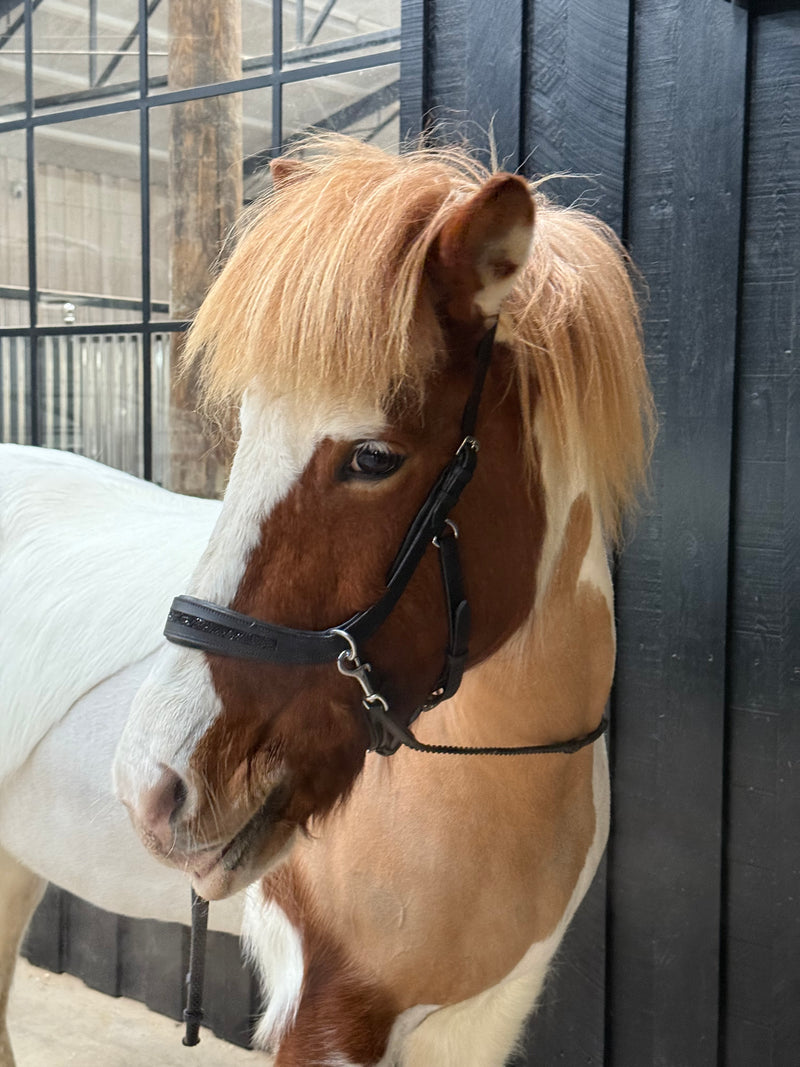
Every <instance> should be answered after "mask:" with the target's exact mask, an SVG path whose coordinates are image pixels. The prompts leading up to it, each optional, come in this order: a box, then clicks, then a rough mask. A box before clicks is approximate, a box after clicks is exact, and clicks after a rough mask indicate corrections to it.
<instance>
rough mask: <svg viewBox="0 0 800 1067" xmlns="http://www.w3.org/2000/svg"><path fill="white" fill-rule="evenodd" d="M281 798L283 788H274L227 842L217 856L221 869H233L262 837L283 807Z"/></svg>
mask: <svg viewBox="0 0 800 1067" xmlns="http://www.w3.org/2000/svg"><path fill="white" fill-rule="evenodd" d="M283 799H284V798H283V790H281V789H280V788H277V789H274V790H273V791H272V792H271V793H270V794H269V796H268V797H267V799H266V800H265V801H264V803H263V804H262V805H261V807H260V808H259V809H258V811H257V812H256V813H255V815H253V816H251V818H250V819H249V820H248V821H247V822H246V823H245V825H244V826H243V827H242V829H241V830H240V831H239V833H238V834H236V836H235V837H234V838H232V840H231V841H229V842H228V844H227V845H226V846H225V848H224V849H223V850H222V852H221V853H220V856H219V862H220V863H221V864H222V867H223V870H226V871H235V870H236V868H237V867H239V866H240V865H241V863H242V861H243V860H244V859H245V858H246V857H247V856H248V854H249V853H250V852H251V851H252V849H253V847H254V845H255V844H256V843H257V842H258V841H260V840H261V839H262V838H263V836H264V831H265V830H266V829H268V828H270V827H271V826H272V825H273V824H274V823H275V821H276V818H277V816H278V814H279V812H280V809H281V808H282V807H283Z"/></svg>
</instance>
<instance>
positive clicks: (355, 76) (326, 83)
mask: <svg viewBox="0 0 800 1067" xmlns="http://www.w3.org/2000/svg"><path fill="white" fill-rule="evenodd" d="M399 114H400V66H399V64H397V63H390V64H387V66H385V67H372V68H370V69H368V70H356V71H352V72H351V73H348V74H336V75H333V76H331V77H327V78H314V79H312V80H310V81H304V82H294V83H290V84H288V85H286V86H285V87H284V90H283V134H284V139H285V140H287V141H289V140H291V139H292V138H294V137H298V136H302V135H303V134H304V133H308V132H309V131H311V130H313V129H324V130H334V131H337V132H341V133H349V134H351V135H352V136H354V137H360V138H361V139H362V140H368V141H373V142H374V143H376V144H379V145H381V146H382V147H385V148H388V149H389V150H390V151H397V147H398V140H399Z"/></svg>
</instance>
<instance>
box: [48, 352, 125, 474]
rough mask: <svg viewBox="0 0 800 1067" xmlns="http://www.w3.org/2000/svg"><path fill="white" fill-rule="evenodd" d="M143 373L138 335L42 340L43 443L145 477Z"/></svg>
mask: <svg viewBox="0 0 800 1067" xmlns="http://www.w3.org/2000/svg"><path fill="white" fill-rule="evenodd" d="M142 368H143V360H142V338H141V336H140V335H138V334H116V335H103V334H102V333H87V334H81V335H76V336H68V337H43V338H41V339H40V342H39V432H40V436H41V443H42V444H43V445H45V446H46V447H48V448H63V449H68V450H69V451H70V452H77V453H79V454H80V455H83V456H89V457H90V458H91V459H96V460H99V461H100V462H101V463H106V464H108V465H109V466H111V467H117V468H118V469H119V470H124V471H128V472H129V473H130V474H136V475H141V474H142V473H143V468H144V463H143V447H142V441H143V424H144V416H143V412H142Z"/></svg>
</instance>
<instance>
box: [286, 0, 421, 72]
mask: <svg viewBox="0 0 800 1067" xmlns="http://www.w3.org/2000/svg"><path fill="white" fill-rule="evenodd" d="M399 46H400V0H310V2H309V0H283V63H284V66H291V65H296V64H298V63H301V64H306V63H329V62H331V61H332V60H336V59H343V58H345V57H346V56H357V55H363V54H365V53H367V52H382V51H385V50H386V49H388V48H398V47H399Z"/></svg>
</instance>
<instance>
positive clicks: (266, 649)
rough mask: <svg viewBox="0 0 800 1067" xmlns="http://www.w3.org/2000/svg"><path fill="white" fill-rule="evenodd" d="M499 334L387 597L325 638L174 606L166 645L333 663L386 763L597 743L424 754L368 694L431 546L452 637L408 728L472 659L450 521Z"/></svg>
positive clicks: (428, 748) (373, 693)
mask: <svg viewBox="0 0 800 1067" xmlns="http://www.w3.org/2000/svg"><path fill="white" fill-rule="evenodd" d="M495 330H496V326H492V328H491V329H490V330H489V331H488V332H487V333H486V334H485V335H484V336H483V338H482V339H481V341H480V343H479V345H478V349H477V369H476V372H475V379H474V381H473V386H472V390H471V392H470V395H469V397H468V398H467V402H466V404H465V406H464V411H463V413H462V417H461V438H462V440H461V444H460V445H459V446H458V448H457V449H456V452H455V454H454V455H453V457H452V459H451V460H450V461H449V463H447V465H446V466H445V467H444V468H443V470H442V471H441V472H440V474H439V476H438V478H437V479H436V482H435V483H434V485H433V487H432V489H431V490H430V492H429V493H428V495H427V497H426V498H425V500H424V502H423V504H422V506H421V508H420V509H419V511H418V512H417V515H416V517H415V518H414V520H413V522H412V523H411V526H410V528H409V530H408V532H407V533H406V536H405V538H404V539H403V543H402V545H401V546H400V550H399V552H398V553H397V555H396V557H395V559H394V562H393V563H392V565H391V567H390V568H389V573H388V575H387V577H386V589H385V591H384V593H383V595H382V596H381V597H380V599H379V600H377V601H376V602H375V603H374V604H372V605H371V606H370V607H368V608H366V609H365V610H364V611H360V612H358V613H357V614H356V615H353V616H352V617H351V618H350V619H348V620H347V621H346V622H343V623H341V624H340V625H339V626H332V627H329V628H328V629H327V630H296V629H293V628H291V627H288V626H280V625H278V624H276V623H271V622H264V621H262V620H260V619H254V618H253V617H252V616H250V615H243V614H242V613H241V612H238V611H232V610H231V609H230V608H225V607H222V606H220V605H218V604H211V603H209V602H208V601H205V600H198V599H197V598H196V597H192V596H178V597H176V598H175V599H174V600H173V602H172V607H171V610H170V613H169V616H168V618H167V623H166V626H165V628H164V635H165V636H166V638H167V639H168V640H169V641H172V642H173V643H174V644H177V645H184V646H186V647H187V648H194V649H198V650H199V651H202V652H209V653H212V654H214V655H218V656H230V657H233V658H236V659H244V660H255V661H257V662H260V663H278V664H295V665H298V664H323V663H333V662H334V661H336V663H337V665H338V668H339V670H340V671H341V673H342V674H344V675H348V676H351V677H353V678H354V679H355V680H356V681H357V682H358V683H359V685H360V686H361V688H362V691H363V700H362V705H363V707H364V710H365V712H366V718H367V725H368V727H369V738H370V743H369V749H370V751H373V752H377V753H378V754H380V755H382V756H390V755H392V754H393V753H394V752H396V751H397V749H398V748H399V747H400V746H401V745H406V746H407V747H408V748H412V749H415V750H416V751H418V752H434V753H458V754H462V755H534V754H538V755H544V754H548V753H572V752H577V751H578V750H579V749H581V748H584V747H585V746H586V745H590V744H592V742H593V741H596V740H597V739H598V738H599V737H600V736H601V735H602V734H603V732H604V731H605V729H606V726H607V721H606V718H605V716H604V717H603V719H602V720H601V722H600V725H599V726H598V727H596V728H595V729H594V730H592V731H591V732H590V733H588V734H583V735H581V736H580V737H574V738H571V739H570V740H568V741H563V742H556V743H555V744H549V745H522V746H516V747H510V748H469V747H461V746H457V745H428V744H423V743H422V742H421V741H418V740H417V739H416V737H414V735H413V734H412V733H411V731H410V730H409V729H408V728H407V727H405V726H403V725H401V724H400V723H398V722H396V721H395V719H394V718H392V716H391V714H390V711H389V704H388V701H387V700H386V698H385V697H383V696H382V695H381V694H380V692H378V691H377V690H376V689H375V688H374V686H373V684H372V681H371V678H370V673H371V671H372V667H371V665H370V664H369V663H362V662H361V660H360V658H359V651H358V650H359V647H360V646H361V645H362V643H363V642H364V641H366V640H367V639H368V638H370V637H371V636H372V635H373V634H374V633H375V632H376V631H377V630H378V629H379V628H380V627H381V626H382V625H383V623H384V622H385V621H386V619H387V618H388V617H389V615H390V614H391V612H392V610H393V609H394V608H395V606H396V605H397V602H398V601H399V599H400V597H401V596H402V594H403V592H404V590H405V588H406V586H407V585H408V583H409V581H410V579H411V576H412V575H413V574H414V572H415V570H416V569H417V567H418V566H419V563H420V561H421V560H422V557H423V556H424V554H425V552H426V551H427V550H428V547H429V545H431V544H433V545H435V546H436V548H437V549H438V552H439V561H440V566H441V574H442V585H443V588H444V597H445V603H446V605H447V617H448V630H449V636H448V644H447V648H446V649H445V654H444V665H443V668H442V671H441V673H440V675H439V678H438V680H437V681H436V684H435V685H434V687H433V689H432V691H431V693H430V695H429V697H428V699H427V700H426V701H425V702H424V703H423V704H422V705H421V706H420V707H419V708H417V710H416V711H415V712H414V714H413V716H412V718H411V722H414V720H415V719H416V718H417V717H418V716H419V715H420V714H421V713H422V712H423V711H428V710H429V709H430V708H433V707H435V706H436V705H437V704H439V703H441V701H443V700H446V699H448V698H449V697H451V696H452V695H453V694H454V693H455V692H456V690H457V689H458V687H459V685H460V684H461V679H462V676H463V673H464V666H465V664H466V660H467V654H468V643H469V631H470V610H469V602H468V601H467V598H466V595H465V592H464V583H463V579H462V573H461V561H460V556H459V551H458V530H457V528H456V526H455V524H454V523H453V522H452V521H451V519H450V518H449V515H450V512H451V510H452V509H453V507H455V505H456V503H457V501H458V499H459V498H460V496H461V493H462V492H463V490H464V488H465V487H466V486H467V485H468V483H469V481H470V479H471V478H472V475H473V472H474V470H475V465H476V463H477V458H478V448H479V446H478V441H477V440H476V438H475V436H474V430H475V424H476V421H477V417H478V408H479V406H480V400H481V395H482V393H483V387H484V383H485V381H486V374H487V371H488V369H489V362H490V360H491V355H492V348H493V346H494V335H495Z"/></svg>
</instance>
